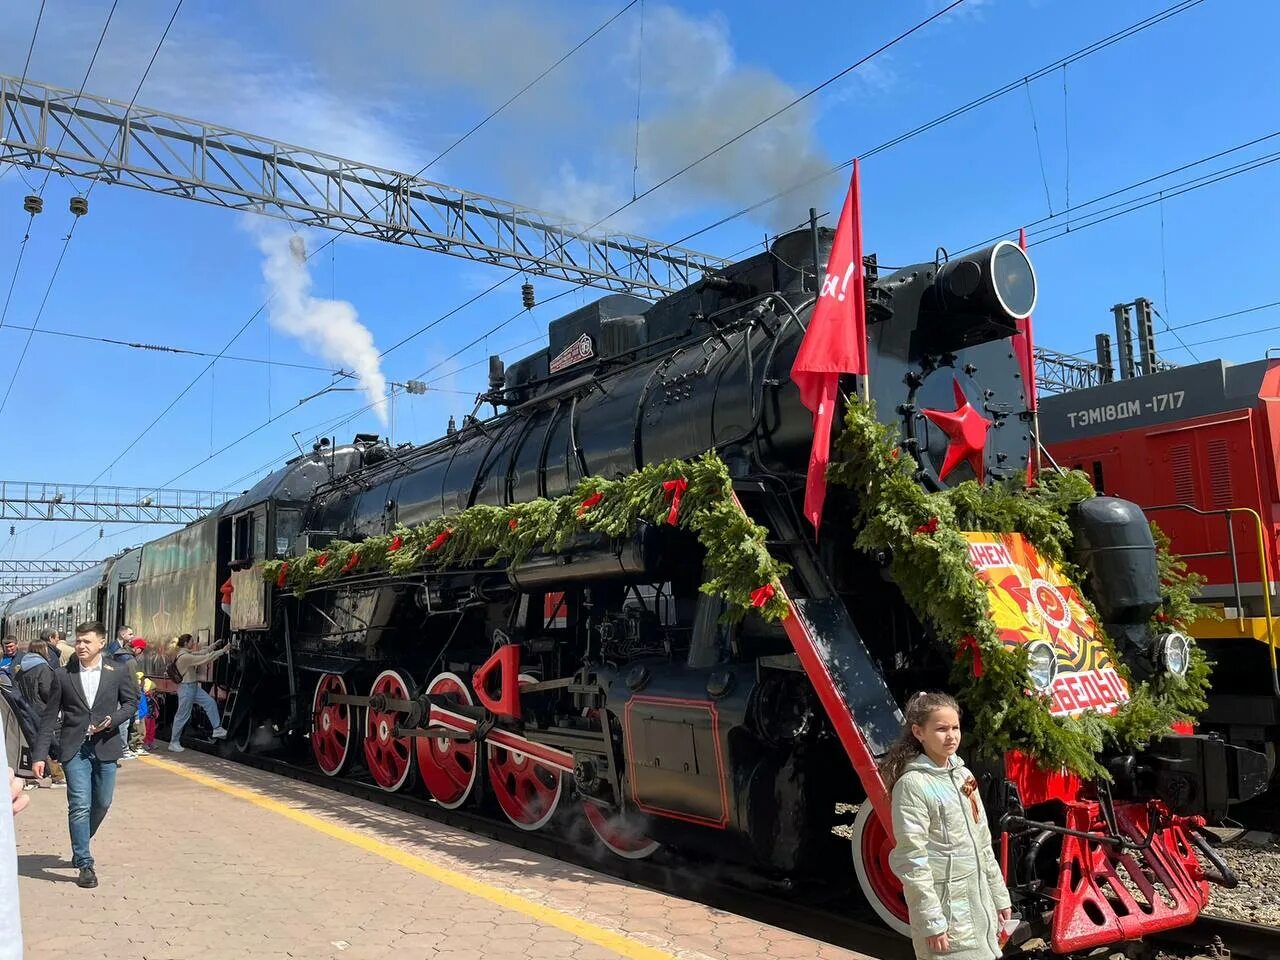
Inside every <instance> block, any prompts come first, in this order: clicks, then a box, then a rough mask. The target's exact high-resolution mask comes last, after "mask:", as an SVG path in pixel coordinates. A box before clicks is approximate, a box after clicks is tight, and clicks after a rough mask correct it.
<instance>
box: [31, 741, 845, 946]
mask: <svg viewBox="0 0 1280 960" xmlns="http://www.w3.org/2000/svg"><path fill="white" fill-rule="evenodd" d="M174 767H182V768H184V769H187V770H191V771H194V772H197V773H199V774H200V775H202V776H205V777H209V778H212V779H214V780H216V781H219V782H222V783H225V784H227V785H230V786H234V787H238V788H241V789H247V790H250V791H255V792H256V793H258V794H261V795H265V796H267V797H270V798H272V799H273V800H275V801H278V802H280V803H283V804H285V805H286V806H287V807H288V808H289V809H291V810H294V811H298V812H300V813H302V814H305V815H309V816H310V817H314V818H318V820H319V821H321V822H322V823H323V824H332V825H334V826H335V827H339V828H342V829H343V830H346V831H352V832H353V833H354V834H356V835H357V837H359V838H363V839H365V840H367V841H368V842H369V843H368V845H371V846H372V847H373V849H368V848H365V847H361V846H359V845H357V844H356V843H355V842H351V841H350V840H349V838H348V839H344V838H342V837H335V836H331V835H328V834H326V833H325V832H323V830H322V829H320V828H318V827H317V825H316V824H314V823H300V822H296V821H295V820H294V819H290V817H289V816H287V815H284V814H282V813H281V812H279V811H277V810H273V809H269V808H264V807H263V806H261V805H257V804H255V803H253V802H250V801H249V800H246V799H243V798H240V797H237V796H230V795H228V794H226V793H224V792H222V791H220V790H218V789H215V788H214V787H212V786H209V785H206V784H202V783H198V782H195V781H193V780H191V779H188V778H186V777H183V776H180V775H178V773H177V772H175V770H174V769H173V768H174ZM29 796H31V799H32V803H31V805H30V806H29V807H28V808H27V810H26V811H25V812H24V813H22V814H21V815H20V817H19V819H18V823H17V827H18V846H19V849H18V860H19V873H20V879H19V887H20V896H21V898H22V915H23V932H24V937H25V939H26V950H27V953H26V955H27V957H28V958H29V960H98V958H104V960H130V958H140V960H196V958H199V960H224V958H225V960H231V958H235V960H245V958H253V960H275V958H288V957H295V958H307V960H319V958H334V960H374V958H379V960H381V958H387V957H391V956H394V957H396V958H398V960H417V958H421V960H454V958H458V960H463V958H466V960H475V958H477V957H482V958H486V960H544V958H545V960H558V958H565V960H619V958H620V957H630V958H635V957H647V958H649V960H657V958H658V957H660V956H661V955H663V954H665V955H666V956H667V957H674V958H679V960H763V958H765V957H770V958H790V957H796V958H802V957H807V958H820V960H865V958H862V957H861V955H859V954H856V953H853V952H851V951H848V950H844V949H842V948H839V947H833V946H831V945H827V944H821V943H819V942H817V941H814V940H811V939H808V938H806V937H803V936H800V935H798V934H795V933H791V932H789V931H785V930H780V929H778V928H776V927H772V926H769V925H767V924H762V923H759V922H757V921H754V920H750V919H746V918H743V917H740V916H737V915H735V914H732V913H727V912H725V911H722V910H716V909H713V908H710V907H706V906H702V905H700V904H695V903H690V902H689V901H686V900H681V899H678V898H675V897H670V896H667V895H665V894H663V893H661V892H659V891H654V890H648V889H644V888H641V887H637V886H635V885H633V884H629V883H626V882H624V881H620V880H616V879H614V878H612V877H608V876H604V875H602V874H598V873H594V872H592V871H589V870H584V869H582V868H580V867H577V866H575V865H572V864H566V863H563V862H560V861H556V860H552V859H550V858H547V857H543V856H540V855H537V854H533V853H530V852H528V851H525V850H521V849H519V848H515V847H510V846H507V845H506V844H502V843H498V842H496V841H492V840H489V839H487V838H483V837H477V836H475V835H472V834H468V833H465V832H463V831H460V830H458V829H456V828H453V827H449V826H445V825H443V824H439V823H435V822H433V821H430V820H424V819H423V818H421V817H417V816H414V815H413V814H410V813H403V812H400V811H396V810H388V809H387V808H384V807H381V806H378V805H376V804H372V803H368V802H365V801H362V800H358V799H353V798H350V797H346V796H343V795H341V794H337V793H334V792H332V791H328V790H324V789H321V788H317V787H311V786H309V785H306V784H299V783H297V782H295V781H291V780H286V779H284V778H281V777H277V776H275V775H273V774H270V773H265V772H263V771H259V770H254V769H252V768H248V767H244V766H241V765H239V764H233V763H229V762H226V761H222V760H218V759H215V758H213V757H208V756H204V755H202V754H198V753H195V752H194V751H188V752H187V753H185V754H183V755H182V756H181V757H171V756H169V755H167V754H166V755H163V756H162V758H160V759H158V760H149V761H136V760H135V761H126V762H125V765H124V766H123V767H122V768H121V770H120V776H119V780H118V782H117V787H116V796H115V803H114V805H113V807H112V810H111V813H110V815H109V816H108V818H107V821H106V823H105V824H104V825H103V827H102V829H101V831H100V832H99V835H98V837H97V838H95V840H94V857H95V858H96V860H97V863H98V873H99V877H100V881H101V883H100V886H99V887H98V888H97V889H95V890H81V889H80V888H78V887H77V886H76V885H75V884H74V882H73V881H74V877H75V874H76V871H75V870H74V869H73V868H72V867H71V864H70V845H69V841H68V839H67V828H66V794H65V792H64V791H53V790H39V791H33V792H32V793H30V794H29ZM388 849H391V850H393V851H398V852H399V854H401V855H408V856H409V857H411V858H414V860H413V862H415V863H418V864H420V865H421V864H425V865H426V866H425V867H422V869H414V867H413V866H412V865H409V864H407V863H406V862H396V861H395V860H392V859H389V858H388V856H387V855H386V854H387V851H388ZM424 870H425V871H426V872H425V873H424ZM441 870H445V871H455V872H456V873H457V874H460V875H462V876H464V877H466V878H467V879H468V880H471V881H477V882H479V883H481V884H484V885H485V888H486V889H487V890H489V891H496V892H497V893H496V896H498V897H502V895H503V894H504V893H505V894H514V895H516V897H518V898H520V899H519V902H517V903H515V904H514V905H511V904H506V903H505V901H504V902H503V903H496V902H494V901H493V899H492V898H491V897H486V896H483V895H480V894H478V893H476V892H474V891H473V892H466V891H464V890H462V889H458V887H457V886H455V885H454V884H453V883H451V882H450V881H449V879H448V876H446V875H444V874H442V873H441V872H440V871H441ZM432 871H434V873H435V876H433V875H431V874H432ZM441 877H443V879H441ZM504 904H505V905H504ZM530 905H531V906H530ZM552 916H554V917H558V918H561V923H560V925H557V923H556V922H555V921H550V920H548V917H552ZM573 920H580V921H585V922H586V923H587V924H588V925H590V927H589V930H588V932H587V934H586V935H585V936H584V935H579V934H578V933H575V932H572V931H570V930H566V929H563V928H562V927H563V926H564V925H565V923H564V922H565V921H569V922H571V921H573ZM591 931H594V932H595V935H594V938H593V934H592V932H591ZM609 938H615V939H613V940H610V939H609ZM601 939H604V940H606V941H608V943H607V944H602V943H601V942H598V941H600V940H601ZM646 950H647V951H648V952H646ZM653 951H658V953H654V952H653Z"/></svg>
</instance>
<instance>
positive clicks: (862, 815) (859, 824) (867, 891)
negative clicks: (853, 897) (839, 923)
mask: <svg viewBox="0 0 1280 960" xmlns="http://www.w3.org/2000/svg"><path fill="white" fill-rule="evenodd" d="M874 816H875V809H874V808H873V807H872V806H871V801H870V800H864V801H863V802H862V804H861V805H859V807H858V813H857V815H856V816H854V818H853V869H854V872H855V873H857V875H858V886H859V887H860V888H861V890H862V896H863V898H864V899H865V900H866V901H867V902H868V903H869V904H871V909H872V910H874V911H875V912H876V916H878V917H879V918H880V919H881V920H882V921H884V924H885V926H887V927H888V928H889V929H890V930H892V931H893V932H894V933H900V934H902V935H903V936H904V937H909V936H911V925H910V924H908V923H903V922H902V920H901V919H899V918H898V917H897V916H895V915H894V914H893V913H892V911H890V910H889V908H888V907H887V906H886V905H885V904H884V903H883V902H882V901H881V900H880V897H879V895H878V894H877V893H876V889H875V886H874V885H873V884H872V883H871V877H870V876H869V875H868V873H867V865H866V864H865V863H864V862H863V860H862V834H863V832H864V831H865V830H866V828H867V824H868V823H869V822H870V821H871V818H872V817H874Z"/></svg>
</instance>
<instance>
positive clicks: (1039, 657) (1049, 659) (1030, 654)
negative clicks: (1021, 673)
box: [1027, 641, 1058, 693]
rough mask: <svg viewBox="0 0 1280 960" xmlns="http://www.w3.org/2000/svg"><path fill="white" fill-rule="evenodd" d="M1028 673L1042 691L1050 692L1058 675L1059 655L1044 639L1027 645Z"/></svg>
mask: <svg viewBox="0 0 1280 960" xmlns="http://www.w3.org/2000/svg"><path fill="white" fill-rule="evenodd" d="M1027 675H1028V676H1029V677H1030V678H1031V682H1032V684H1033V685H1034V686H1035V688H1036V689H1037V690H1039V691H1040V692H1041V693H1046V692H1048V690H1049V688H1050V687H1052V686H1053V681H1054V678H1055V677H1057V675H1058V655H1057V654H1056V653H1054V652H1053V647H1051V646H1049V644H1047V643H1044V642H1043V641H1041V642H1039V643H1033V644H1031V646H1029V647H1027Z"/></svg>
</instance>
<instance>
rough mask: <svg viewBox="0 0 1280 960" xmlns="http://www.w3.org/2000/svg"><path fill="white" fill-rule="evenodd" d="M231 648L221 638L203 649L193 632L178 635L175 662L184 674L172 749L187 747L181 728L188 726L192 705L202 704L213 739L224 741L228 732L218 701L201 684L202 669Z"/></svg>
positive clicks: (178, 751)
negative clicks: (219, 714)
mask: <svg viewBox="0 0 1280 960" xmlns="http://www.w3.org/2000/svg"><path fill="white" fill-rule="evenodd" d="M229 649H230V647H228V646H227V641H226V640H222V641H219V642H218V643H216V644H214V645H213V646H212V647H210V648H209V649H208V650H205V651H203V652H202V651H200V643H199V641H197V640H193V639H191V634H189V633H184V634H183V635H182V636H180V637H179V638H178V656H177V658H176V659H175V661H174V663H175V664H176V666H177V668H178V672H179V673H180V674H181V675H182V683H181V684H180V685H179V686H178V712H177V713H176V714H175V715H174V718H173V728H172V730H171V731H170V733H169V750H170V751H171V752H173V753H181V752H182V751H183V750H185V749H186V748H185V747H184V746H183V745H182V731H183V730H184V729H186V726H187V721H188V720H190V719H191V708H192V707H193V706H195V705H196V704H199V705H200V709H201V710H203V711H204V715H205V716H206V717H208V718H209V725H210V726H211V727H213V732H212V733H211V734H209V736H210V738H211V739H213V740H221V739H223V738H224V737H226V735H227V731H226V729H225V728H224V727H223V726H222V720H221V719H220V718H219V717H218V703H217V701H216V700H214V699H213V697H211V696H209V693H208V691H206V690H205V688H204V687H202V686H201V685H200V668H201V667H203V666H204V665H205V664H206V663H212V662H213V661H214V660H217V659H218V658H219V657H220V656H222V655H223V654H225V653H227V651H228V650H229Z"/></svg>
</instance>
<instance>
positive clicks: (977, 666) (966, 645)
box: [956, 636, 983, 677]
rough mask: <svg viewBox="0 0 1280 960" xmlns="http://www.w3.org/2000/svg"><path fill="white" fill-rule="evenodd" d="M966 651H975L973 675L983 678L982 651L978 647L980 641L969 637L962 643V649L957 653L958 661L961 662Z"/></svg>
mask: <svg viewBox="0 0 1280 960" xmlns="http://www.w3.org/2000/svg"><path fill="white" fill-rule="evenodd" d="M966 650H972V651H973V675H974V676H975V677H980V676H982V669H983V668H982V650H981V648H980V647H979V646H978V641H977V640H975V639H974V638H973V637H972V636H967V637H965V638H964V639H963V640H961V641H960V649H959V650H957V651H956V659H957V660H959V659H960V657H961V656H962V655H963V654H964V652H965V651H966Z"/></svg>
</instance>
